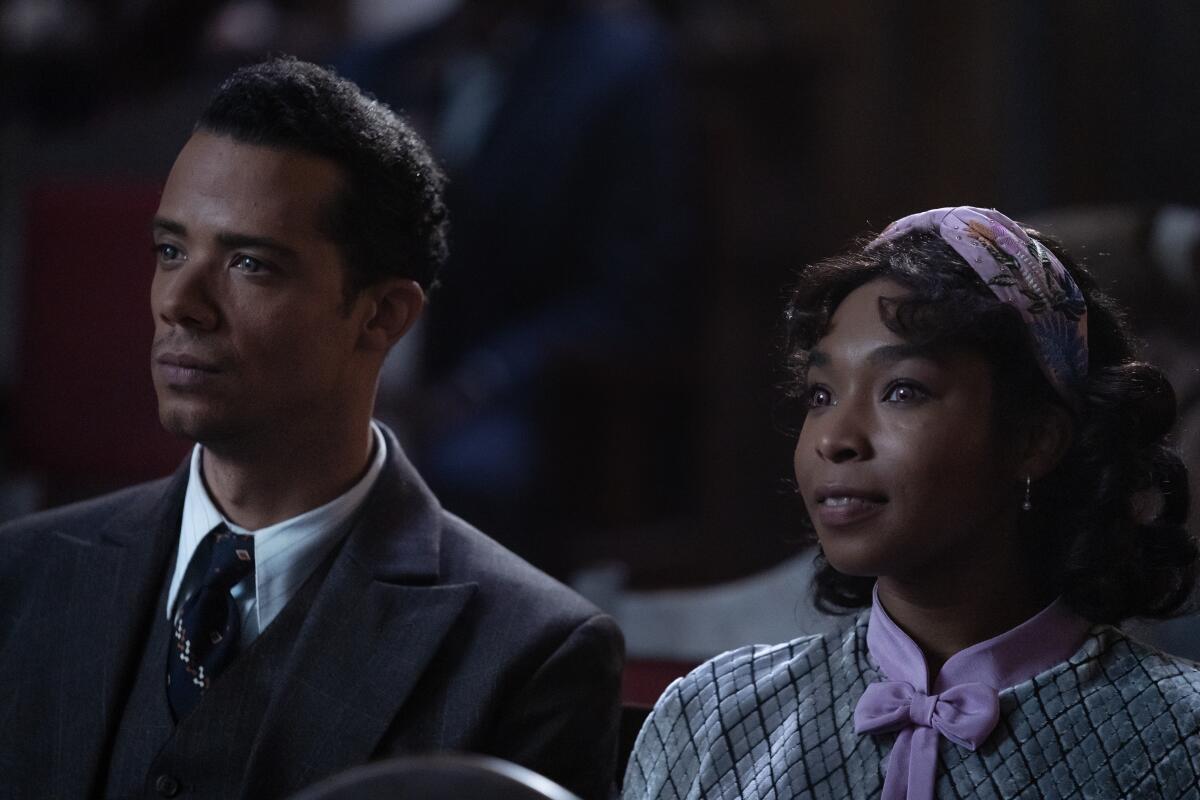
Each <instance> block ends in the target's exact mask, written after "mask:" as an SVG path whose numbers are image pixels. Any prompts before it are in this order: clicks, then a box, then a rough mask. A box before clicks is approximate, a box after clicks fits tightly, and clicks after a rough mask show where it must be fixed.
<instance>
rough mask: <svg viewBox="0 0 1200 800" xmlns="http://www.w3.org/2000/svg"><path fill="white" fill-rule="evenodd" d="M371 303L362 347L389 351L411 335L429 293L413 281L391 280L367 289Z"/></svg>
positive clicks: (360, 340) (361, 337)
mask: <svg viewBox="0 0 1200 800" xmlns="http://www.w3.org/2000/svg"><path fill="white" fill-rule="evenodd" d="M363 294H364V295H366V297H365V299H366V300H367V301H368V305H367V313H366V315H365V318H364V320H363V327H362V331H361V333H360V336H359V345H360V346H362V347H363V348H364V349H367V350H382V351H387V350H388V349H390V348H391V346H392V345H394V344H395V343H396V342H397V341H399V340H400V337H402V336H404V334H406V333H408V332H409V330H411V329H412V326H413V325H414V324H416V321H417V319H418V318H419V317H420V316H421V311H422V310H423V309H424V308H425V290H424V289H422V288H421V285H420V284H419V283H417V282H416V281H414V280H411V279H409V278H389V279H387V280H384V281H380V282H379V283H377V284H375V285H374V286H371V287H370V288H368V289H366V290H364V292H363Z"/></svg>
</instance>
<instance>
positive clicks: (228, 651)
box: [167, 525, 254, 720]
mask: <svg viewBox="0 0 1200 800" xmlns="http://www.w3.org/2000/svg"><path fill="white" fill-rule="evenodd" d="M208 544H209V546H210V547H209V561H208V568H207V569H206V570H205V571H204V580H203V582H202V583H201V585H200V588H199V589H197V590H196V591H195V592H194V593H193V594H192V596H191V597H189V598H188V599H187V602H186V603H184V604H183V608H182V609H180V611H179V615H178V616H177V617H176V618H175V631H174V636H173V637H172V641H171V647H170V652H169V653H168V656H167V700H168V701H169V702H170V704H171V711H172V713H173V714H174V715H175V719H176V720H180V719H183V717H184V716H185V715H187V713H188V712H189V711H191V709H192V706H194V705H195V704H196V701H198V700H199V699H200V695H202V694H203V693H204V691H205V690H206V689H207V688H208V687H209V686H210V685H212V682H213V680H214V679H215V678H216V677H217V675H219V674H220V672H221V670H223V669H224V668H225V666H226V665H227V664H228V663H229V662H230V661H232V660H233V657H234V656H235V655H236V654H237V648H238V638H239V636H240V635H241V629H242V615H241V611H240V609H239V608H238V605H237V602H236V601H234V599H233V596H232V595H230V593H229V590H230V589H231V588H233V585H234V584H236V583H237V582H238V581H240V580H241V579H242V578H244V577H245V576H246V575H247V574H248V573H249V572H250V571H251V570H253V569H254V537H252V536H244V535H242V534H238V533H231V532H230V531H229V530H228V529H226V528H225V526H224V525H221V526H220V527H218V528H217V529H216V530H214V531H213V532H212V533H210V534H209V542H208ZM198 554H199V553H198Z"/></svg>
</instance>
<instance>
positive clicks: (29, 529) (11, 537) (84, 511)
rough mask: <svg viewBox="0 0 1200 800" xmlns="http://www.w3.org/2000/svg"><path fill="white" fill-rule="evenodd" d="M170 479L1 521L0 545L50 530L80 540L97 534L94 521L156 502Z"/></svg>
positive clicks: (89, 538) (4, 545)
mask: <svg viewBox="0 0 1200 800" xmlns="http://www.w3.org/2000/svg"><path fill="white" fill-rule="evenodd" d="M170 483H171V478H169V477H167V478H160V479H158V480H154V481H149V482H147V483H141V484H137V485H135V486H127V487H125V488H123V489H118V490H117V491H115V492H110V493H108V494H103V495H100V496H98V497H93V498H90V499H87V500H81V501H78V502H74V503H70V504H67V505H63V506H57V507H55V508H50V509H46V510H45V511H38V512H35V513H33V514H29V515H27V516H24V517H19V518H18V519H15V520H12V521H11V522H6V523H4V524H3V525H0V547H11V546H17V545H19V543H22V542H25V541H30V540H33V539H36V538H37V537H39V536H42V535H45V534H52V533H65V534H67V535H69V536H72V537H74V538H76V539H82V540H91V539H94V538H97V537H99V536H100V535H101V533H102V532H103V526H101V525H99V524H97V523H99V522H102V521H104V520H108V519H112V518H114V517H117V516H119V515H121V514H124V513H127V512H129V511H130V510H131V509H137V508H143V507H145V506H146V505H147V504H148V503H155V502H158V501H159V500H160V499H162V498H163V497H164V495H165V493H166V492H167V489H168V487H169V485H170Z"/></svg>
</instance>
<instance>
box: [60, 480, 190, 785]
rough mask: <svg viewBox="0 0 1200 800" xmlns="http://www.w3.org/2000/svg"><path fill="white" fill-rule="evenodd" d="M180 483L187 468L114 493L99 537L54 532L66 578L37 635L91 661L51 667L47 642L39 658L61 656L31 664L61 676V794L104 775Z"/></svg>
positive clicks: (177, 507) (166, 549) (169, 543)
mask: <svg viewBox="0 0 1200 800" xmlns="http://www.w3.org/2000/svg"><path fill="white" fill-rule="evenodd" d="M186 485H187V470H186V465H185V467H183V468H181V469H180V470H179V471H177V472H176V473H175V475H173V476H172V477H171V478H169V479H166V480H164V481H158V482H156V483H154V484H149V485H147V486H143V487H137V488H135V489H132V490H127V491H126V492H124V493H121V495H118V497H117V502H118V503H119V505H118V506H117V510H116V512H115V513H114V514H112V515H111V516H109V517H108V518H107V519H103V518H99V517H97V519H96V520H95V521H96V522H98V523H99V525H100V528H99V530H97V531H95V532H89V531H86V530H75V529H67V528H60V529H55V530H53V531H52V533H51V535H52V536H54V538H55V542H56V546H57V547H59V548H62V549H60V550H59V551H58V552H57V553H56V554H55V555H54V556H53V557H54V558H58V559H61V562H60V563H61V565H62V569H63V573H62V574H64V578H63V580H62V582H61V589H59V590H58V591H61V592H62V595H61V597H60V598H58V599H56V601H55V603H54V608H53V612H52V613H53V614H54V615H55V616H57V617H58V619H57V621H56V623H52V624H46V625H43V626H41V628H40V631H41V632H42V633H44V634H45V635H46V636H50V637H51V638H52V639H54V638H58V637H61V640H60V641H67V642H71V643H72V645H71V646H72V648H73V649H74V650H75V651H76V652H79V653H86V654H88V665H87V669H80V668H78V665H76V666H74V667H72V666H71V665H69V664H63V663H58V662H62V661H64V659H62V658H61V651H62V645H61V643H60V641H59V642H56V641H46V642H44V646H45V652H46V654H47V655H52V654H53V653H59V654H60V655H59V658H57V659H53V658H50V659H43V658H40V657H38V661H39V662H40V663H42V664H43V665H44V666H46V665H48V666H46V668H48V669H50V670H61V671H62V674H61V675H60V676H58V680H57V684H58V685H57V686H56V687H55V688H56V690H57V692H56V694H57V696H56V698H55V700H54V702H55V705H56V708H57V709H58V713H57V716H58V717H59V718H60V719H59V721H60V727H61V729H62V730H63V731H64V736H65V737H66V741H65V742H64V743H63V747H62V751H61V752H62V753H63V754H65V755H66V756H67V758H68V759H69V763H67V764H64V765H62V774H63V776H64V778H63V779H64V780H65V781H66V782H67V783H68V784H73V785H72V786H66V787H65V788H67V789H68V791H65V792H64V796H78V797H84V796H86V795H88V794H89V791H90V789H91V788H92V786H93V784H94V782H95V781H96V780H97V779H98V777H99V775H100V774H102V772H103V766H104V765H103V764H102V763H101V758H102V756H103V755H104V754H105V752H106V750H105V748H103V747H99V746H98V743H101V742H109V741H111V740H112V736H113V735H114V733H115V731H116V728H117V725H118V724H119V723H120V718H121V713H122V711H123V709H124V707H125V701H126V699H127V697H128V693H129V690H130V688H131V686H132V682H133V679H134V678H135V676H136V675H137V668H138V660H139V657H140V655H141V652H142V647H143V645H144V644H145V642H146V639H147V638H148V636H149V631H150V628H149V626H150V625H151V624H153V623H154V622H155V620H154V610H155V607H156V603H157V599H158V593H159V592H160V590H161V589H162V586H163V575H164V571H165V570H166V568H167V562H168V558H169V556H170V554H171V552H172V550H173V549H174V544H175V538H176V536H177V534H178V530H179V517H180V514H181V513H182V503H183V492H184V489H185V487H186Z"/></svg>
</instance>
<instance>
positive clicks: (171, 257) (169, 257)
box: [154, 243, 183, 261]
mask: <svg viewBox="0 0 1200 800" xmlns="http://www.w3.org/2000/svg"><path fill="white" fill-rule="evenodd" d="M154 252H155V253H157V254H158V260H159V261H178V260H179V259H180V258H181V257H182V256H183V252H182V251H181V250H180V249H179V248H178V247H176V246H175V245H173V244H165V243H164V244H156V245H154Z"/></svg>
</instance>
